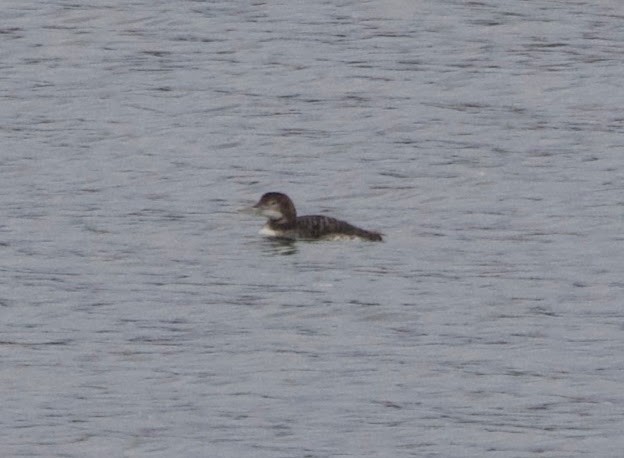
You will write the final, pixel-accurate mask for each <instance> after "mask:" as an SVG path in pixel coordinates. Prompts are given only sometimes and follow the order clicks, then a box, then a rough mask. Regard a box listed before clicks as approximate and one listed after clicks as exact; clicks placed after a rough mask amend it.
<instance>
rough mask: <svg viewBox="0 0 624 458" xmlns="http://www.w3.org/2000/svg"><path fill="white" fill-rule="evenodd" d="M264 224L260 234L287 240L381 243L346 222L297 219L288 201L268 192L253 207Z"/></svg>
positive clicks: (315, 217) (314, 217)
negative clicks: (348, 240)
mask: <svg viewBox="0 0 624 458" xmlns="http://www.w3.org/2000/svg"><path fill="white" fill-rule="evenodd" d="M253 208H254V209H255V210H256V211H257V213H259V214H261V215H263V216H266V217H267V218H268V221H267V223H266V225H265V226H264V228H263V229H262V231H261V233H262V234H264V235H268V236H270V237H282V238H288V239H358V238H359V239H363V240H371V241H381V240H382V237H381V234H380V233H379V232H373V231H367V230H365V229H360V228H359V227H356V226H353V225H352V224H349V223H347V222H346V221H341V220H339V219H336V218H331V217H329V216H323V215H306V216H297V210H296V209H295V205H294V204H293V202H292V200H290V197H288V196H287V195H286V194H282V193H279V192H268V193H266V194H264V195H263V196H262V198H261V199H260V201H259V202H258V203H257V204H256V205H254V206H253Z"/></svg>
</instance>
